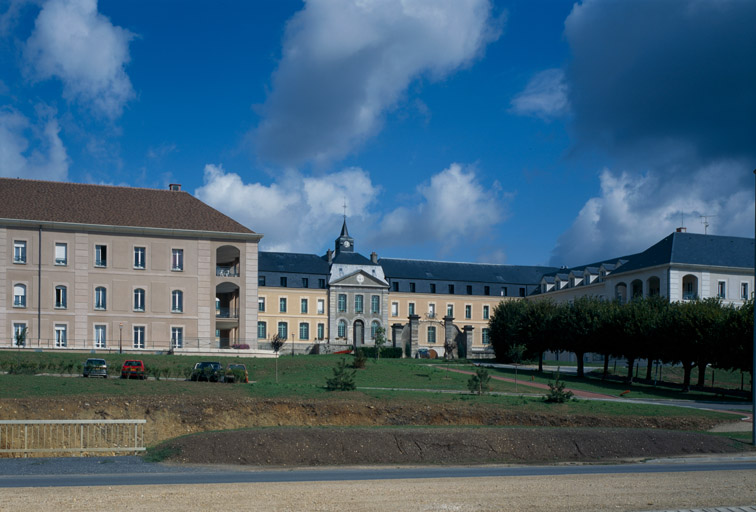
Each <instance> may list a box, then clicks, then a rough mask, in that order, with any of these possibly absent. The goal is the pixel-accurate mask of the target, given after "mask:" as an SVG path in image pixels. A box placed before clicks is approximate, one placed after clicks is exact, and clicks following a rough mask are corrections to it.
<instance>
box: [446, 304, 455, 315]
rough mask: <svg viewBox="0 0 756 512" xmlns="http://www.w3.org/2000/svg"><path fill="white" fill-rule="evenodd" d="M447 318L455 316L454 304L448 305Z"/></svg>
mask: <svg viewBox="0 0 756 512" xmlns="http://www.w3.org/2000/svg"><path fill="white" fill-rule="evenodd" d="M446 316H454V304H447V305H446Z"/></svg>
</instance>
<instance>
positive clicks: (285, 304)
mask: <svg viewBox="0 0 756 512" xmlns="http://www.w3.org/2000/svg"><path fill="white" fill-rule="evenodd" d="M258 304H259V306H258V309H259V313H258V321H257V337H258V342H259V343H260V344H261V346H265V343H266V342H270V341H271V340H272V339H273V336H275V334H276V333H278V334H280V335H281V337H282V338H286V339H287V340H288V343H289V346H291V345H295V346H296V347H297V352H309V351H310V348H311V346H312V345H314V344H316V343H322V342H323V341H325V340H328V338H329V332H328V292H327V290H324V289H310V288H283V287H265V288H260V289H259V297H258ZM284 350H285V349H284Z"/></svg>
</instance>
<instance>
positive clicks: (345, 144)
mask: <svg viewBox="0 0 756 512" xmlns="http://www.w3.org/2000/svg"><path fill="white" fill-rule="evenodd" d="M500 25H501V23H500V21H499V20H496V19H493V17H492V13H491V5H490V3H489V0H414V1H411V2H410V1H406V0H361V1H359V2H354V1H351V0H310V1H308V2H307V3H306V4H305V7H304V9H303V10H302V11H300V12H298V13H297V14H296V15H295V16H294V17H293V18H292V19H291V20H290V21H289V23H288V25H287V28H286V35H285V38H284V43H283V51H282V58H281V61H280V63H279V66H278V69H277V70H276V71H275V73H274V75H273V77H272V90H271V92H270V94H269V96H268V98H267V100H266V102H265V104H264V105H263V108H262V115H263V118H262V121H261V123H260V124H259V126H258V128H257V130H256V133H255V141H256V146H257V149H258V152H259V154H260V155H261V156H262V157H263V158H264V159H267V160H270V161H274V162H277V163H282V164H289V165H292V164H298V163H302V162H316V163H324V162H328V161H332V160H334V159H337V158H339V157H342V156H344V155H345V154H347V153H348V152H349V151H351V150H352V149H354V148H355V147H356V146H358V145H359V144H360V143H362V142H363V141H364V140H365V139H367V138H368V137H370V136H372V135H374V134H375V133H376V132H377V131H379V129H380V127H381V123H382V119H383V115H384V113H385V111H386V110H387V109H389V108H391V107H393V106H394V105H396V104H397V102H398V101H399V100H400V99H401V98H402V96H403V95H404V94H405V91H406V90H407V87H408V86H409V84H410V83H411V82H412V81H413V80H415V79H418V78H420V77H428V78H430V79H432V80H438V79H441V78H443V77H445V76H447V75H448V74H450V73H452V72H454V71H455V70H457V69H459V68H461V67H464V66H467V65H469V64H470V63H471V62H473V61H474V60H475V59H476V58H477V57H479V56H480V55H481V53H482V52H483V50H484V49H485V47H486V45H487V44H488V43H489V42H491V41H493V40H495V39H497V38H498V37H499V34H500V31H501V29H500Z"/></svg>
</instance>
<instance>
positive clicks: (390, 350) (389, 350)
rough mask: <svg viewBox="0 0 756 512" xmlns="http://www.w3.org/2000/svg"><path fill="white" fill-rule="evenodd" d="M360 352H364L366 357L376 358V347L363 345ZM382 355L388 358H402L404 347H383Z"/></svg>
mask: <svg viewBox="0 0 756 512" xmlns="http://www.w3.org/2000/svg"><path fill="white" fill-rule="evenodd" d="M357 351H358V352H363V353H364V354H365V357H372V358H375V354H376V347H361V348H358V349H357ZM381 357H383V358H386V359H401V358H402V349H401V348H400V347H381Z"/></svg>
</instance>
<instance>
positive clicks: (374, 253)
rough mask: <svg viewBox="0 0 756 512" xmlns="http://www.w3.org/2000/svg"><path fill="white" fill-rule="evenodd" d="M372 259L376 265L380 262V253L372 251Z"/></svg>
mask: <svg viewBox="0 0 756 512" xmlns="http://www.w3.org/2000/svg"><path fill="white" fill-rule="evenodd" d="M370 261H371V262H372V263H373V264H375V265H377V264H378V254H376V252H375V251H373V252H371V253H370Z"/></svg>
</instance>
